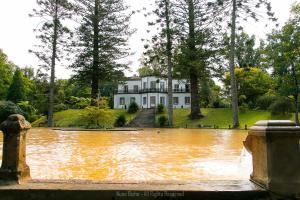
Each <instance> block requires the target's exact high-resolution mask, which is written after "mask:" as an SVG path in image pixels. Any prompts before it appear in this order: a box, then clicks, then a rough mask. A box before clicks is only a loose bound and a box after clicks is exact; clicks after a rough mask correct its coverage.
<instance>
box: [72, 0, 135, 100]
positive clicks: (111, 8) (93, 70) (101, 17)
mask: <svg viewBox="0 0 300 200" xmlns="http://www.w3.org/2000/svg"><path fill="white" fill-rule="evenodd" d="M76 6H77V7H78V12H76V14H77V15H78V17H79V21H80V27H79V28H78V29H77V30H76V41H75V42H74V51H75V55H76V59H75V61H74V63H73V64H72V65H71V66H70V67H71V68H73V71H74V72H75V78H76V79H77V80H80V81H82V82H85V83H90V84H91V105H92V106H96V104H97V98H98V97H99V96H100V95H99V84H100V83H103V82H105V81H109V80H113V79H115V78H117V79H118V78H120V76H122V75H123V73H122V71H123V70H124V69H125V68H126V66H125V65H123V64H120V62H118V60H119V59H121V58H125V57H126V56H128V55H129V53H128V48H127V41H128V37H129V36H130V35H131V33H132V31H131V30H130V28H129V20H130V16H131V15H130V14H128V12H127V6H125V5H124V1H123V0H120V1H115V0H103V1H100V0H76Z"/></svg>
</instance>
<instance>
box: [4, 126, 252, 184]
mask: <svg viewBox="0 0 300 200" xmlns="http://www.w3.org/2000/svg"><path fill="white" fill-rule="evenodd" d="M246 134H247V133H246V132H245V131H228V130H196V129H145V130H142V131H127V132H108V131H107V132H106V131H101V132H100V131H99V132H63V131H53V130H49V129H32V130H30V132H29V134H28V139H27V163H28V165H29V166H30V169H31V176H32V178H35V179H90V180H106V181H160V180H180V181H198V180H237V179H248V178H249V174H250V172H251V163H250V162H249V160H251V159H249V155H248V154H247V153H246V151H245V150H244V149H243V145H242V141H243V140H244V139H245V137H246ZM1 148H2V137H1Z"/></svg>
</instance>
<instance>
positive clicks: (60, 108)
mask: <svg viewBox="0 0 300 200" xmlns="http://www.w3.org/2000/svg"><path fill="white" fill-rule="evenodd" d="M63 110H68V106H67V105H66V104H63V103H60V104H56V105H54V112H59V111H63Z"/></svg>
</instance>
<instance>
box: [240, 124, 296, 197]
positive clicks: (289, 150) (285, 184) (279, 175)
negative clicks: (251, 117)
mask: <svg viewBox="0 0 300 200" xmlns="http://www.w3.org/2000/svg"><path fill="white" fill-rule="evenodd" d="M299 139H300V128H299V127H296V125H295V123H293V122H292V121H287V120H283V121H258V122H257V123H256V124H255V125H254V126H253V127H251V128H250V130H249V133H248V137H247V139H246V141H245V143H244V144H245V146H246V148H247V149H248V150H250V151H251V153H252V161H253V173H252V174H251V176H250V180H251V181H253V182H254V183H256V184H258V185H261V186H262V187H264V188H265V189H267V190H269V191H271V192H273V193H274V194H279V195H284V196H291V197H295V196H297V195H299V194H300V144H299Z"/></svg>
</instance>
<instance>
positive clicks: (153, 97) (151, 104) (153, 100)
mask: <svg viewBox="0 0 300 200" xmlns="http://www.w3.org/2000/svg"><path fill="white" fill-rule="evenodd" d="M155 105H156V97H155V96H150V107H151V108H154V107H155Z"/></svg>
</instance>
